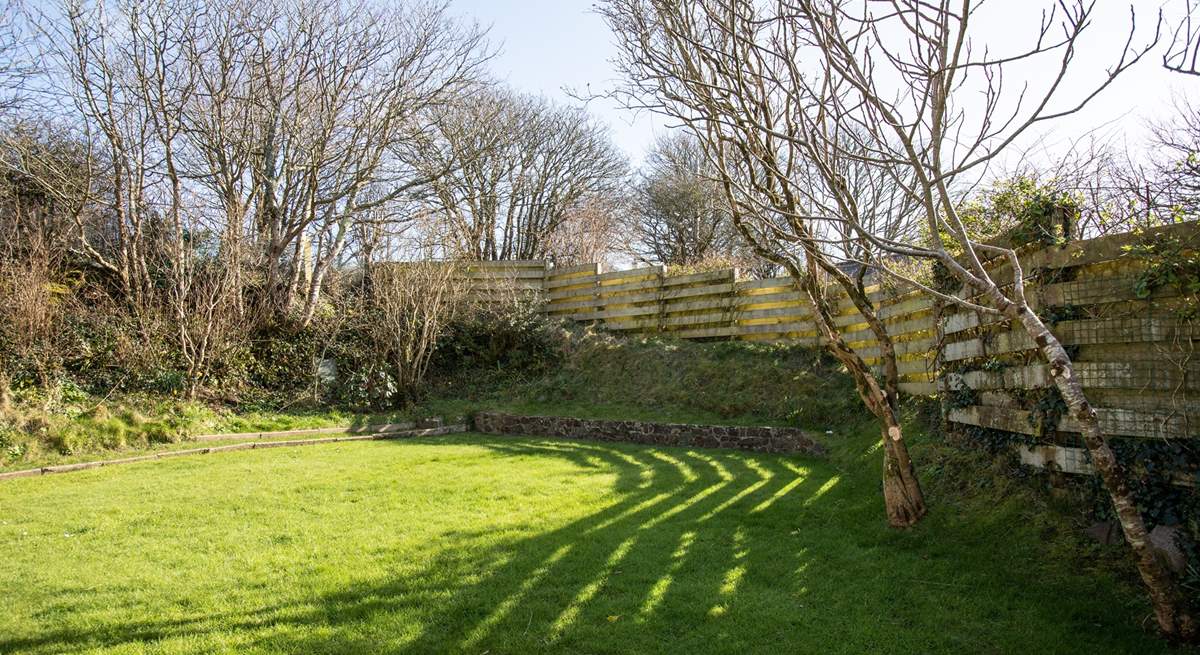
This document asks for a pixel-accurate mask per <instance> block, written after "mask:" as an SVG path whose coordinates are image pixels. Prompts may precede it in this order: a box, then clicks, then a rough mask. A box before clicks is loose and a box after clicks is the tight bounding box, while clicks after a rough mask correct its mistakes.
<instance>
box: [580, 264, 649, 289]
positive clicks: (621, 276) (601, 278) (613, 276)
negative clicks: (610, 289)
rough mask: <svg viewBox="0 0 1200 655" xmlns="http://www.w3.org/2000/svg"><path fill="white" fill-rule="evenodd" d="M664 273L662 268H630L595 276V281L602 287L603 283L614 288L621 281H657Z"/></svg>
mask: <svg viewBox="0 0 1200 655" xmlns="http://www.w3.org/2000/svg"><path fill="white" fill-rule="evenodd" d="M665 271H666V269H665V268H663V267H662V266H646V267H643V268H631V269H628V270H624V271H611V272H608V273H601V274H599V275H597V276H596V280H597V281H598V282H600V284H601V286H604V283H605V282H609V283H611V284H610V285H609V286H616V285H618V284H620V283H621V282H620V281H621V280H630V279H633V280H647V279H654V280H657V279H658V278H660V277H662V275H663V273H664V272H665Z"/></svg>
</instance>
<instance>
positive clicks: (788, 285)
mask: <svg viewBox="0 0 1200 655" xmlns="http://www.w3.org/2000/svg"><path fill="white" fill-rule="evenodd" d="M757 289H788V290H792V291H795V290H796V285H795V283H794V282H793V281H792V278H791V277H768V278H763V279H761V280H740V281H738V283H737V290H738V292H739V293H741V292H744V291H753V290H757Z"/></svg>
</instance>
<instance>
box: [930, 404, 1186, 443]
mask: <svg viewBox="0 0 1200 655" xmlns="http://www.w3.org/2000/svg"><path fill="white" fill-rule="evenodd" d="M1096 413H1097V415H1098V416H1099V418H1100V426H1101V428H1102V429H1103V430H1104V431H1105V433H1106V434H1109V435H1112V436H1124V437H1150V438H1164V439H1168V438H1178V437H1194V436H1196V430H1195V426H1197V425H1200V423H1198V422H1197V421H1200V416H1195V415H1192V416H1189V415H1187V414H1184V413H1178V412H1137V411H1132V410H1125V409H1112V408H1099V409H1097V410H1096ZM947 418H948V420H950V421H953V422H955V423H965V424H967V425H977V426H980V427H986V428H992V429H996V430H1003V431H1005V432H1016V433H1019V434H1028V435H1035V436H1036V434H1037V428H1036V427H1035V426H1033V425H1032V424H1031V423H1030V412H1028V411H1025V410H1020V409H1012V408H1007V407H988V406H984V405H974V406H972V407H962V408H956V409H951V410H950V411H949V412H948V413H947ZM1189 425H1190V427H1189ZM1058 430H1059V431H1062V432H1079V431H1080V426H1079V424H1078V423H1077V422H1076V421H1075V420H1074V419H1071V418H1069V417H1063V418H1062V419H1061V420H1060V421H1059V423H1058Z"/></svg>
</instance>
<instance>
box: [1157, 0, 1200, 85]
mask: <svg viewBox="0 0 1200 655" xmlns="http://www.w3.org/2000/svg"><path fill="white" fill-rule="evenodd" d="M1173 6H1175V7H1179V8H1180V9H1182V10H1183V16H1181V17H1180V18H1179V22H1178V23H1176V25H1175V29H1174V31H1173V32H1172V34H1171V40H1170V41H1169V42H1168V43H1167V49H1166V51H1165V52H1164V53H1163V57H1162V64H1163V67H1164V68H1166V69H1167V70H1169V71H1174V72H1176V73H1183V74H1184V75H1200V2H1196V0H1176V1H1175V2H1174V3H1173Z"/></svg>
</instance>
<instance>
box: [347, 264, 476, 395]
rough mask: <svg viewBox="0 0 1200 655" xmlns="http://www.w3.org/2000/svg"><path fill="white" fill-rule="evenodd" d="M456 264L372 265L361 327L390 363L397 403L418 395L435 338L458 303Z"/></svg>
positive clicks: (460, 298)
mask: <svg viewBox="0 0 1200 655" xmlns="http://www.w3.org/2000/svg"><path fill="white" fill-rule="evenodd" d="M457 270H458V269H457V268H456V267H455V266H454V265H450V264H445V263H440V262H401V263H391V264H384V265H380V266H378V267H376V269H375V271H374V275H373V276H372V278H371V279H370V280H369V281H368V283H369V286H370V292H369V293H370V295H369V303H370V307H371V309H372V310H373V312H371V314H370V316H371V317H372V318H371V320H370V321H369V322H368V323H367V325H366V326H365V327H366V329H367V330H368V332H369V333H370V334H372V336H373V337H374V339H375V342H376V343H377V344H378V346H379V352H380V353H381V354H382V356H383V358H384V359H385V360H386V361H387V362H388V364H389V365H390V369H391V376H392V380H393V382H394V388H393V389H392V390H391V391H392V399H393V401H394V402H395V403H397V404H398V405H399V406H407V405H409V404H411V403H412V402H414V401H415V400H417V399H418V398H419V394H420V388H421V383H422V382H423V381H424V379H425V373H426V372H427V371H428V369H429V360H430V358H431V357H432V356H433V353H434V351H435V350H436V348H437V346H438V340H439V338H440V337H441V336H442V334H443V333H444V332H445V330H446V327H447V325H448V324H449V322H450V320H451V319H452V318H453V317H454V315H455V313H456V312H457V311H459V310H460V309H461V308H462V306H463V301H464V291H465V290H464V288H463V286H462V284H461V282H460V278H459V276H458V275H457V274H456V273H457Z"/></svg>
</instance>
